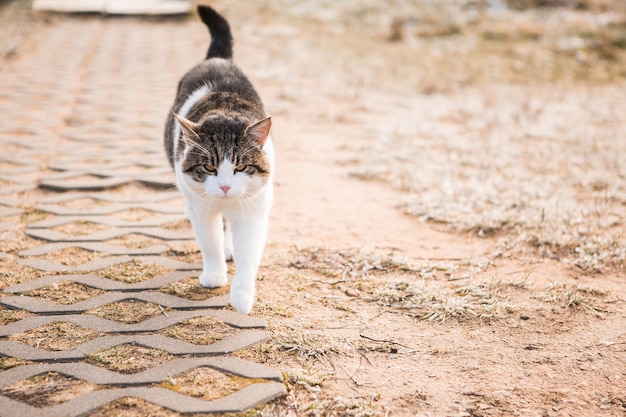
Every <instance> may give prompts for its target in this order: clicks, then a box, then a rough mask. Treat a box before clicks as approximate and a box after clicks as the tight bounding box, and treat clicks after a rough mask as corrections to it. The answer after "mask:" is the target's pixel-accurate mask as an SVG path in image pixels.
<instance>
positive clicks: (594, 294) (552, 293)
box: [540, 282, 607, 316]
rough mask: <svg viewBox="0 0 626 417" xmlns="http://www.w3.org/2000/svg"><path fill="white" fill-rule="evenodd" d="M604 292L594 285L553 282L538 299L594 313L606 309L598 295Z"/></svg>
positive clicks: (566, 307) (602, 311)
mask: <svg viewBox="0 0 626 417" xmlns="http://www.w3.org/2000/svg"><path fill="white" fill-rule="evenodd" d="M605 295H606V292H604V291H602V290H599V289H597V288H594V287H587V286H582V287H581V286H579V285H577V284H576V285H572V284H564V283H560V282H554V283H552V284H550V286H548V289H547V290H546V291H545V293H544V294H543V296H541V297H540V299H541V300H542V301H544V302H546V303H554V304H556V305H557V306H559V307H561V308H562V309H564V310H567V309H570V308H571V309H574V308H577V307H582V308H584V309H585V310H587V311H590V312H592V313H593V314H595V315H598V316H602V315H601V313H604V312H606V311H607V309H606V304H605V303H604V302H602V300H600V299H599V298H598V297H604V296H605Z"/></svg>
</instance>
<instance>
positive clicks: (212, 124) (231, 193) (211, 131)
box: [176, 115, 272, 198]
mask: <svg viewBox="0 0 626 417" xmlns="http://www.w3.org/2000/svg"><path fill="white" fill-rule="evenodd" d="M176 119H177V121H178V123H179V124H180V127H181V132H182V142H183V143H184V146H185V149H184V150H183V152H182V156H181V159H182V160H180V161H179V163H178V164H177V165H179V167H180V170H181V172H182V173H183V174H184V175H183V178H184V181H185V182H186V184H187V185H189V187H190V188H191V189H192V190H194V192H196V194H198V195H199V196H202V197H205V196H209V197H217V198H242V197H251V196H254V195H256V194H257V193H258V192H259V191H260V190H261V189H262V188H263V187H264V186H265V184H267V182H268V181H269V179H270V170H271V161H270V160H269V158H268V155H267V154H266V152H265V151H264V150H263V147H264V145H265V143H266V141H267V138H268V135H269V132H270V127H271V125H272V122H271V119H270V118H269V117H268V118H266V119H262V120H259V121H257V122H254V123H248V122H247V121H245V120H243V119H241V118H238V117H231V116H225V115H219V116H212V117H210V118H208V119H206V120H204V121H203V122H202V123H193V122H191V121H190V120H188V119H185V118H183V117H180V116H178V115H176Z"/></svg>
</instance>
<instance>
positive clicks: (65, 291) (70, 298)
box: [24, 281, 104, 305]
mask: <svg viewBox="0 0 626 417" xmlns="http://www.w3.org/2000/svg"><path fill="white" fill-rule="evenodd" d="M103 293H104V291H103V290H99V289H97V288H90V287H87V286H85V285H83V284H78V283H76V282H73V281H61V282H58V283H57V282H55V283H54V284H52V285H50V286H48V287H43V288H39V289H36V290H32V291H27V292H25V293H24V295H28V296H30V297H39V298H41V299H44V300H47V301H51V302H53V303H57V304H64V305H68V304H74V303H77V302H79V301H83V300H86V299H88V298H92V297H95V296H97V295H99V294H103Z"/></svg>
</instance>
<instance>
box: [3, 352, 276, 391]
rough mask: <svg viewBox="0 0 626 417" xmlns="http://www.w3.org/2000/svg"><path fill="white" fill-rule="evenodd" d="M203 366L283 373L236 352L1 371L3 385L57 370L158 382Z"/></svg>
mask: <svg viewBox="0 0 626 417" xmlns="http://www.w3.org/2000/svg"><path fill="white" fill-rule="evenodd" d="M200 367H208V368H213V369H216V370H218V371H221V372H227V373H230V374H233V375H238V376H241V377H244V378H250V379H266V380H269V381H277V382H281V381H282V380H283V377H282V374H281V373H280V372H279V371H277V370H276V369H273V368H269V367H267V366H264V365H260V364H257V363H254V362H250V361H247V360H245V359H240V358H237V357H234V356H209V357H198V358H177V359H174V360H171V361H168V362H166V363H164V364H161V365H158V366H155V367H154V368H150V369H148V370H146V371H143V372H139V373H135V374H123V373H119V372H114V371H110V370H108V369H105V368H101V367H99V366H95V365H92V364H89V363H84V362H76V363H36V364H32V365H25V366H19V367H15V368H11V369H8V370H6V371H4V372H0V381H2V382H1V385H0V387H2V386H7V385H11V384H13V383H15V382H17V381H20V380H22V379H26V378H30V377H33V376H35V375H40V374H43V373H46V372H58V373H60V374H64V375H69V376H72V377H74V378H77V379H81V380H84V381H88V382H91V383H94V384H98V385H112V386H130V385H148V384H158V383H160V382H162V381H165V380H168V379H169V378H171V377H176V376H177V375H180V374H183V373H185V372H189V371H191V370H193V369H196V368H200Z"/></svg>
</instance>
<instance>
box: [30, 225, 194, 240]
mask: <svg viewBox="0 0 626 417" xmlns="http://www.w3.org/2000/svg"><path fill="white" fill-rule="evenodd" d="M26 234H27V235H28V236H30V237H32V238H35V239H41V240H46V241H48V242H102V241H105V240H111V239H115V238H118V237H121V236H126V235H131V234H138V235H144V236H148V237H153V238H156V239H162V240H193V239H194V236H193V234H192V233H186V232H177V231H174V230H168V229H163V228H159V227H128V228H114V229H108V230H102V231H100V232H95V233H90V234H87V235H80V236H75V235H70V234H67V233H62V232H57V231H56V230H52V229H26Z"/></svg>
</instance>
